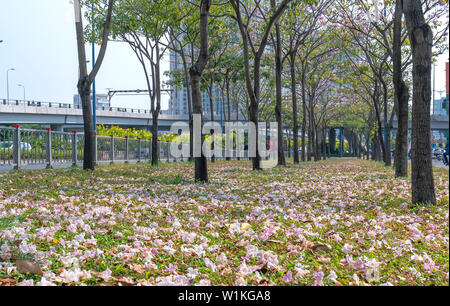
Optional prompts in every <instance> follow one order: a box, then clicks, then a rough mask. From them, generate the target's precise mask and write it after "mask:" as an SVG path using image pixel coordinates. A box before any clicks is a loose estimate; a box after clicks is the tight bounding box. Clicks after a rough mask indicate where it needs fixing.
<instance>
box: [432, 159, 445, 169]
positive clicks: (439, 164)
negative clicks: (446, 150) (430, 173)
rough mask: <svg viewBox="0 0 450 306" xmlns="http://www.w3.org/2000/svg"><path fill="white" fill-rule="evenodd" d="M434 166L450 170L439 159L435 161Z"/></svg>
mask: <svg viewBox="0 0 450 306" xmlns="http://www.w3.org/2000/svg"><path fill="white" fill-rule="evenodd" d="M433 166H434V167H440V168H447V169H448V166H446V165H444V163H443V162H442V161H438V160H437V159H433Z"/></svg>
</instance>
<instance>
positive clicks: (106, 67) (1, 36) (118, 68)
mask: <svg viewBox="0 0 450 306" xmlns="http://www.w3.org/2000/svg"><path fill="white" fill-rule="evenodd" d="M74 20H75V18H74V10H73V4H72V3H71V2H70V1H69V0H13V1H11V0H0V40H3V41H4V42H3V43H0V99H6V96H7V94H6V91H7V89H6V87H7V86H6V83H7V82H6V71H7V70H8V69H9V68H14V69H15V71H10V72H9V92H10V99H23V94H24V92H23V88H22V87H19V86H18V84H22V85H23V86H24V87H25V94H26V99H27V100H34V101H45V102H60V103H73V95H74V94H76V93H77V88H76V84H77V81H78V59H77V49H76V36H75V21H74ZM99 49H100V46H96V51H97V52H98V51H99ZM86 52H87V57H88V60H92V59H91V57H92V55H91V54H92V52H91V46H90V45H87V47H86ZM168 58H169V57H168V56H167V57H166V59H164V60H163V63H162V71H161V73H162V75H163V72H164V71H167V70H169V67H170V65H169V61H168ZM446 61H448V53H446V54H444V55H442V56H441V57H439V59H438V62H437V65H436V87H435V89H436V93H435V96H436V98H439V97H440V93H439V92H438V91H444V92H445V62H446ZM88 65H89V66H88V67H90V65H92V62H91V63H90V64H88ZM106 88H113V89H116V90H123V89H124V90H129V89H146V88H147V86H146V83H145V77H144V74H143V70H142V68H141V66H140V63H139V61H138V60H137V59H136V56H135V54H134V53H133V51H132V50H131V49H130V48H129V47H128V46H127V45H126V44H125V43H118V42H109V44H108V48H107V51H106V56H105V60H104V62H103V65H102V67H101V68H100V71H99V73H98V75H97V78H96V90H97V93H100V94H102V93H103V94H106V93H107V89H106ZM168 99H169V96H168V95H167V94H165V95H163V99H162V109H167V107H168ZM111 104H112V106H114V107H128V108H140V109H148V108H149V106H150V102H149V99H148V96H115V97H113V99H112V100H111Z"/></svg>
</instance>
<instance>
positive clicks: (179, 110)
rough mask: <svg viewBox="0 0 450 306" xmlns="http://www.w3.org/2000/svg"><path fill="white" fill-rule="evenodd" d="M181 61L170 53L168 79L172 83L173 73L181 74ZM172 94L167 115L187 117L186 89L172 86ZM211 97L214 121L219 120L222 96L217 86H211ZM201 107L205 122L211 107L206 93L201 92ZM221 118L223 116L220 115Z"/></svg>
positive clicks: (176, 54) (209, 115)
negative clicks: (169, 74)
mask: <svg viewBox="0 0 450 306" xmlns="http://www.w3.org/2000/svg"><path fill="white" fill-rule="evenodd" d="M183 69H184V68H183V61H182V59H181V57H180V55H179V54H178V53H176V52H171V53H170V73H171V76H170V79H171V81H172V82H173V78H174V74H173V72H175V71H179V72H181V73H183V71H184V70H183ZM171 89H172V90H173V91H172V94H171V97H170V100H169V110H168V111H169V114H171V115H179V116H187V115H188V114H189V110H188V97H187V90H186V87H185V86H184V85H183V86H182V87H181V89H180V88H179V87H178V86H176V85H172V88H171ZM212 97H213V108H214V120H220V118H221V117H220V116H221V111H222V108H223V106H222V103H223V100H222V99H223V98H224V97H223V95H222V92H221V90H220V88H219V86H217V84H215V85H213V90H212ZM202 107H203V116H204V118H205V120H208V119H210V118H211V105H210V98H209V94H208V92H207V91H203V92H202ZM222 116H223V115H222Z"/></svg>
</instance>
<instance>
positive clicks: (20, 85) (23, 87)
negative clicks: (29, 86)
mask: <svg viewBox="0 0 450 306" xmlns="http://www.w3.org/2000/svg"><path fill="white" fill-rule="evenodd" d="M17 86H19V87H22V89H23V102H25V101H26V99H25V86H23V85H22V84H18V85H17Z"/></svg>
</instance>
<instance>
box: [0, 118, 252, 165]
mask: <svg viewBox="0 0 450 306" xmlns="http://www.w3.org/2000/svg"><path fill="white" fill-rule="evenodd" d="M95 142H96V158H97V160H96V163H97V164H100V165H101V164H112V163H137V162H141V161H150V160H151V158H152V150H151V140H143V139H131V138H121V137H114V136H112V135H111V136H96V139H95ZM170 145H171V143H170V142H158V150H159V161H161V162H180V161H187V160H188V158H187V157H174V156H173V155H172V154H171V149H170V147H171V146H170ZM178 146H179V148H180V146H183V150H187V151H189V144H183V143H181V144H178ZM224 153H225V149H223V154H222V156H225V154H224ZM232 154H233V155H236V151H235V150H233V153H232ZM83 156H84V134H83V133H77V132H76V131H73V132H72V133H67V132H59V131H52V130H51V129H49V128H48V129H45V130H31V129H23V128H21V127H20V125H15V126H14V127H13V128H11V127H2V126H0V171H9V170H13V169H16V170H17V169H42V168H48V169H50V168H63V167H70V166H77V165H82V164H83ZM236 156H237V155H236ZM216 159H225V157H220V158H216ZM234 159H235V158H234ZM241 159H248V153H247V151H245V152H244V154H243V157H241Z"/></svg>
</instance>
